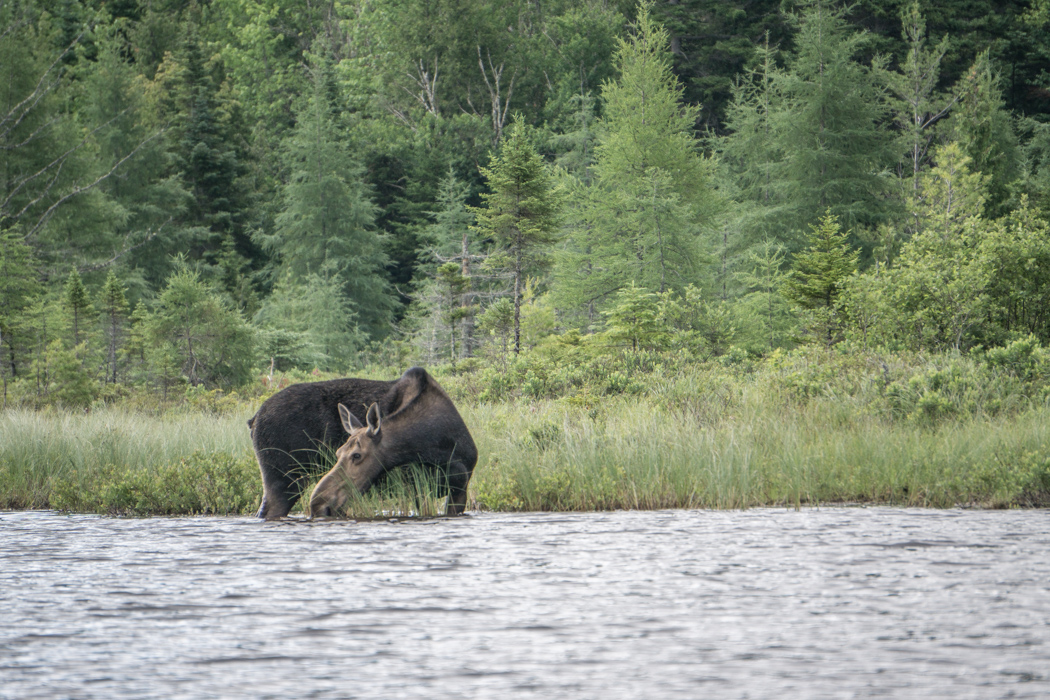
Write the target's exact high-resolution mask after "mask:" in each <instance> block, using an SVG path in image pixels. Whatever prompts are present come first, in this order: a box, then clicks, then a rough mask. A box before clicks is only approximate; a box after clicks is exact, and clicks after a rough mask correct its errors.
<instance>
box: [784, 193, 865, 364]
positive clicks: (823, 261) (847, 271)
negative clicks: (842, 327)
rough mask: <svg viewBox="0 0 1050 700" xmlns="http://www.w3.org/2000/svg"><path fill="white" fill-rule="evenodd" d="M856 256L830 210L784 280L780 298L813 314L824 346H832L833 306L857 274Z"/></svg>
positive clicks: (797, 256) (822, 218)
mask: <svg viewBox="0 0 1050 700" xmlns="http://www.w3.org/2000/svg"><path fill="white" fill-rule="evenodd" d="M857 258H858V253H857V252H856V251H854V250H851V249H850V245H849V234H848V232H843V231H842V230H841V229H840V227H839V222H838V217H836V216H835V215H833V214H832V213H831V211H830V210H828V211H827V212H825V214H824V216H823V217H821V219H820V221H819V222H818V223H817V224H816V225H815V226H813V227H812V228H811V232H810V236H809V242H808V246H807V247H806V248H805V249H804V250H802V251H801V252H799V253H798V254H796V255H795V259H794V260H793V261H792V269H791V272H790V273H789V274H788V276H787V279H785V280H784V296H786V297H787V298H788V299H789V300H791V301H793V302H794V303H795V304H797V305H798V306H800V307H801V308H803V309H806V310H807V311H810V312H812V313H813V316H814V321H815V323H814V328H815V330H817V331H818V332H819V333H820V335H821V336H823V339H824V342H826V343H827V344H828V345H831V344H832V343H834V342H835V337H836V332H837V330H838V319H837V313H836V312H837V308H836V306H837V302H838V298H839V295H840V294H841V293H842V290H843V287H844V283H845V281H846V280H847V279H848V278H849V277H850V275H852V274H853V273H854V272H856V271H857Z"/></svg>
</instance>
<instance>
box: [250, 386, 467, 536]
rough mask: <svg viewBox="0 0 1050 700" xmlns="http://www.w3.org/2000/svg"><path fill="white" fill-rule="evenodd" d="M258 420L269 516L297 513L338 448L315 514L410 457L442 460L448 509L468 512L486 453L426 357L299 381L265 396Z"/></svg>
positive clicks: (329, 511)
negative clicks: (417, 362)
mask: <svg viewBox="0 0 1050 700" xmlns="http://www.w3.org/2000/svg"><path fill="white" fill-rule="evenodd" d="M366 407H367V408H366ZM361 414H364V416H365V422H362V421H361V420H360V419H359V418H358V416H359V415H361ZM248 428H249V429H250V430H251V435H252V445H253V446H254V448H255V456H256V458H257V459H258V460H259V470H260V471H261V472H262V481H263V497H262V504H261V505H260V507H259V512H258V516H259V517H260V518H265V519H267V520H274V519H278V518H283V517H284V516H286V515H288V512H289V511H290V510H291V509H292V506H294V505H295V503H296V501H298V500H299V498H300V496H301V495H302V487H303V484H304V483H305V482H306V480H307V479H308V478H309V477H310V475H311V472H312V469H311V467H313V466H314V465H315V464H316V463H317V461H318V459H317V457H318V455H319V454H323V453H324V452H325V451H327V452H328V453H333V452H334V454H335V455H336V464H335V466H334V467H333V468H332V469H331V471H329V473H328V474H327V475H326V476H325V477H324V478H322V479H321V481H320V482H319V483H318V484H317V487H316V488H315V489H314V491H313V494H312V495H311V497H310V513H309V514H310V516H311V517H314V516H331V515H335V514H338V512H339V510H340V508H341V507H342V506H343V505H345V503H346V501H347V500H348V499H349V498H350V495H351V493H352V489H356V490H357V491H358V492H360V493H364V492H366V491H367V490H368V489H369V488H370V487H371V486H372V485H373V484H374V483H375V482H376V481H377V479H379V477H380V476H381V475H382V474H383V473H384V472H386V471H388V470H390V469H395V468H397V467H401V466H405V465H408V464H424V465H430V466H433V467H436V468H438V469H440V470H441V471H442V474H443V478H442V483H443V484H446V485H447V490H448V505H447V507H446V512H448V513H454V514H456V515H459V514H461V513H462V512H463V510H464V509H465V508H466V505H467V484H468V483H469V482H470V477H471V474H472V473H473V471H474V467H475V465H476V464H477V461H478V450H477V447H476V446H475V445H474V440H473V438H471V436H470V431H469V430H467V426H466V424H465V423H464V422H463V419H462V418H461V417H460V415H459V412H458V411H457V410H456V407H455V405H454V404H453V403H452V399H450V398H449V396H448V394H446V393H445V390H444V389H442V388H441V385H439V384H438V383H437V381H436V380H435V379H434V378H433V377H431V376H430V375H429V374H428V373H427V371H426V370H424V369H423V368H421V367H413V368H411V369H409V370H408V371H406V372H405V373H404V374H403V375H402V376H401V377H400V378H399V379H396V380H394V381H390V382H383V381H374V380H370V379H353V378H348V379H333V380H330V381H325V382H308V383H304V384H293V385H292V386H289V387H287V388H286V389H283V390H281V391H279V392H277V393H276V394H274V395H273V396H271V397H270V398H269V399H267V400H266V401H265V402H263V404H262V406H260V407H259V411H258V412H257V413H256V414H255V416H253V417H252V418H250V419H249V420H248Z"/></svg>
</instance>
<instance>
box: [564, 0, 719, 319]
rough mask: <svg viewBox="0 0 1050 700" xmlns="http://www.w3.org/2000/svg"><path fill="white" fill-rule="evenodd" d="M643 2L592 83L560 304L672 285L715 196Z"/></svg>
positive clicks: (694, 251)
mask: <svg viewBox="0 0 1050 700" xmlns="http://www.w3.org/2000/svg"><path fill="white" fill-rule="evenodd" d="M651 7H652V5H651V3H643V4H642V5H641V6H640V8H639V14H638V20H637V22H636V24H635V30H636V31H635V34H634V35H633V36H632V37H631V38H630V39H629V40H626V41H621V42H620V47H619V50H618V51H617V54H616V63H617V67H618V68H619V69H620V77H619V78H618V79H617V80H615V81H607V82H606V83H605V84H604V85H603V86H602V97H603V99H604V101H605V110H604V111H605V115H604V117H603V119H602V122H601V125H600V133H601V134H602V136H601V138H600V141H599V144H598V146H597V147H596V149H595V157H596V160H595V165H594V169H593V171H594V184H593V185H591V186H589V187H588V186H583V185H578V186H577V187H576V189H575V190H574V191H573V196H572V198H571V199H572V200H573V201H574V202H576V203H577V204H576V205H575V211H574V212H573V214H572V216H571V219H570V229H571V234H570V241H569V244H568V245H567V246H566V247H565V249H564V251H563V252H562V253H561V255H560V256H559V257H560V259H559V265H558V270H557V274H556V277H557V289H556V296H557V297H558V298H559V299H560V300H561V301H562V303H563V304H565V305H571V306H576V307H577V308H584V307H588V306H593V305H594V304H596V303H597V304H600V303H604V302H605V301H607V300H609V299H610V298H611V295H613V294H615V293H616V292H617V290H619V289H621V288H623V286H624V285H625V284H626V283H627V282H629V281H634V282H635V283H636V284H638V285H639V286H641V287H644V288H645V289H647V290H649V291H654V292H662V291H664V290H666V289H670V288H673V289H680V288H683V287H685V286H686V285H688V284H690V283H693V282H696V281H697V280H698V278H699V277H700V275H701V274H702V270H701V268H702V265H703V262H704V257H703V253H702V250H703V246H702V244H701V240H700V234H701V232H702V230H703V225H704V224H705V223H707V222H708V221H710V219H711V215H712V213H713V212H714V211H715V210H716V208H717V198H716V196H715V195H714V193H713V192H712V191H711V189H710V187H709V164H708V162H707V161H706V160H705V159H704V158H703V157H702V156H701V155H700V153H699V149H698V144H697V141H696V139H695V137H694V136H693V128H694V126H695V123H696V120H697V117H698V114H699V112H698V110H697V108H696V107H694V106H690V105H684V104H683V103H682V100H681V95H682V88H681V86H680V85H679V84H678V82H677V80H676V78H675V76H674V73H673V72H672V71H671V64H670V60H669V57H668V53H667V46H668V36H667V32H666V31H664V29H663V28H662V27H660V26H659V25H658V24H657V23H656V22H655V21H654V20H653V19H652V17H651V15H650V10H651Z"/></svg>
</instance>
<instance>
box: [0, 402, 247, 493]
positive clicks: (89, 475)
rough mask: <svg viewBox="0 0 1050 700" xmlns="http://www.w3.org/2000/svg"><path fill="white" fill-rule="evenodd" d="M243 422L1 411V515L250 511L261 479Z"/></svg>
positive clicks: (227, 418)
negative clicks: (8, 511) (22, 511)
mask: <svg viewBox="0 0 1050 700" xmlns="http://www.w3.org/2000/svg"><path fill="white" fill-rule="evenodd" d="M248 415H250V413H248ZM245 419H246V416H236V415H227V416H216V415H208V414H203V413H196V414H184V413H180V414H167V415H164V416H159V417H158V416H149V415H142V414H138V413H132V412H127V411H122V410H114V409H111V410H102V411H95V412H92V413H87V414H85V413H67V412H62V411H56V410H49V411H41V412H34V411H27V410H10V411H6V412H4V413H2V414H0V508H59V509H65V510H74V511H92V512H102V513H122V514H149V513H245V512H249V511H252V510H253V509H254V508H256V507H258V499H259V493H261V481H260V479H259V468H258V466H257V464H256V463H255V458H254V456H253V454H252V451H251V441H250V439H249V435H248V428H247V426H246V425H245V422H244V421H245Z"/></svg>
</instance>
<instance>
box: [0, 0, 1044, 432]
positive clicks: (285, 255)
mask: <svg viewBox="0 0 1050 700" xmlns="http://www.w3.org/2000/svg"><path fill="white" fill-rule="evenodd" d="M0 74H2V78H0V353H2V354H0V375H2V380H3V404H4V406H24V407H41V406H47V405H57V406H65V407H90V406H94V405H101V404H105V403H108V402H113V401H118V400H122V399H125V398H127V397H128V396H131V395H133V394H135V393H136V392H139V393H144V394H150V395H163V396H164V397H168V396H169V395H171V396H178V397H182V396H194V395H200V392H204V391H213V390H215V389H220V390H222V391H225V392H230V391H233V390H237V389H241V390H242V391H243V387H246V386H249V385H252V384H253V383H254V384H258V383H259V382H260V377H262V378H266V379H268V380H272V378H273V376H274V374H275V373H277V374H282V373H284V374H287V375H289V376H292V377H299V378H306V377H309V376H311V375H313V376H318V375H323V376H333V375H347V374H354V373H364V374H367V373H368V372H370V371H373V370H374V368H377V367H386V368H395V369H403V368H404V367H406V366H408V365H409V364H423V365H426V366H429V367H440V368H444V370H443V371H445V372H447V373H450V374H452V375H470V376H471V377H473V379H472V380H471V381H472V382H473V383H472V386H473V387H475V389H472V392H473V395H474V396H475V397H477V398H480V400H482V401H484V400H488V399H492V400H498V399H503V398H514V397H519V396H525V397H544V398H551V397H557V396H566V395H586V394H587V393H588V392H594V393H597V394H599V395H614V394H624V393H626V394H631V393H632V392H634V393H637V392H639V391H642V390H643V389H644V388H645V387H646V386H647V385H648V384H649V383H650V379H651V377H652V376H654V373H655V375H660V374H661V372H663V373H665V374H666V373H667V372H670V371H671V370H670V369H668V368H669V367H672V366H678V365H677V364H675V363H682V362H692V363H699V364H703V363H716V365H717V366H726V367H728V366H732V365H740V364H746V363H753V362H756V361H763V360H765V361H769V362H774V363H775V362H777V361H778V360H777V358H783V357H787V356H791V354H792V353H795V354H796V355H797V353H799V352H805V351H806V349H807V348H812V349H815V350H814V351H816V350H819V351H821V352H825V353H827V352H831V353H837V355H836V356H839V357H842V356H851V355H852V356H860V354H862V353H865V352H871V351H876V350H877V351H879V352H884V353H898V354H901V353H903V354H909V353H910V355H909V356H910V357H914V356H917V354H925V355H928V356H932V355H936V354H938V353H941V354H943V355H944V356H945V357H948V356H951V357H964V356H965V357H967V358H971V359H972V360H973V362H977V363H978V365H979V366H980V367H1007V368H1009V369H1010V370H1011V371H1012V372H1013V374H1014V375H1015V376H1018V377H1020V378H1021V380H1024V381H1029V380H1031V379H1032V378H1031V376H1029V375H1030V374H1032V373H1038V374H1039V375H1040V377H1042V376H1043V375H1044V374H1046V373H1047V371H1050V360H1048V359H1047V353H1046V352H1045V347H1046V346H1047V345H1050V223H1048V221H1050V123H1048V122H1050V2H1047V0H1033V1H1032V2H997V1H994V0H972V1H969V2H961V1H960V0H924V1H922V2H918V1H917V0H899V1H898V0H894V1H891V2H882V1H878V2H876V1H875V0H860V1H858V2H856V3H853V4H850V5H846V4H840V3H834V2H828V1H827V0H799V1H798V2H792V1H791V0H783V1H782V2H780V1H773V0H677V1H673V2H649V1H643V2H641V3H639V4H636V3H634V2H632V1H630V0H619V1H617V0H552V1H550V2H541V1H539V0H499V1H496V0H50V1H45V0H0ZM785 353H786V355H785ZM880 361H881V360H880ZM982 363H983V364H982ZM978 365H974V366H978ZM882 366H883V368H884V370H885V367H886V365H885V364H883V365H882ZM968 366H969V365H968ZM370 368H371V369H370ZM1026 368H1027V369H1026ZM975 371H976V370H975ZM1025 372H1028V373H1029V375H1026V374H1025ZM949 374H950V372H949ZM922 381H925V382H926V383H927V385H928V386H927V385H923V387H920V388H919V389H915V387H912V389H914V390H915V391H917V392H918V394H917V395H919V394H921V396H919V398H917V399H916V401H918V402H919V403H917V404H916V405H917V406H919V408H917V409H915V410H919V411H920V412H925V413H931V412H932V413H934V414H935V413H936V412H937V411H939V410H948V409H946V408H945V406H946V405H947V404H943V401H942V404H943V405H942V404H937V400H940V399H936V400H934V399H929V397H930V396H933V395H935V394H936V393H937V390H938V386H940V384H938V382H940V381H941V380H938V379H937V378H936V377H934V378H933V379H930V378H929V376H927V377H926V378H925V379H923V380H922ZM945 381H947V380H945ZM905 384H907V382H905ZM267 386H269V384H267ZM1039 386H1040V387H1041V386H1043V384H1042V383H1041V382H1040V384H1039ZM905 388H907V387H905ZM1033 391H1035V390H1033ZM1039 391H1042V389H1039ZM195 392H196V393H195ZM1030 393H1031V392H1030ZM1035 393H1038V391H1035ZM942 394H943V392H942ZM1033 395H1034V394H1033ZM1040 395H1041V394H1040ZM920 399H921V400H920ZM927 399H929V401H933V403H932V404H930V403H929V401H927ZM922 401H927V403H925V404H923V403H922ZM920 404H921V405H920ZM912 408H913V409H914V408H915V407H914V406H913V407H912ZM909 410H911V409H909Z"/></svg>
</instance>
